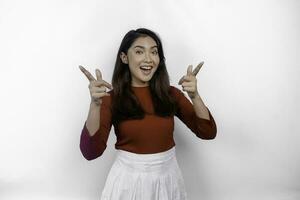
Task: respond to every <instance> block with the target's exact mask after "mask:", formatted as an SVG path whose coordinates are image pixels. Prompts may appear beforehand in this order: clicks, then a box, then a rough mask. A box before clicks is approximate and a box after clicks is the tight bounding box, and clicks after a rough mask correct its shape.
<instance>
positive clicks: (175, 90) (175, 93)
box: [170, 85, 183, 98]
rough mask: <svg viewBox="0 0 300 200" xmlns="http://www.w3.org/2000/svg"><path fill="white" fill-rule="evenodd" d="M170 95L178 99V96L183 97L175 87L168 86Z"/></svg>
mask: <svg viewBox="0 0 300 200" xmlns="http://www.w3.org/2000/svg"><path fill="white" fill-rule="evenodd" d="M170 93H171V95H172V96H174V97H175V98H178V97H179V96H180V95H183V92H181V90H180V89H178V88H177V87H175V86H173V85H170Z"/></svg>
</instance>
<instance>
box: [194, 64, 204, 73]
mask: <svg viewBox="0 0 300 200" xmlns="http://www.w3.org/2000/svg"><path fill="white" fill-rule="evenodd" d="M203 64H204V62H203V61H202V62H201V63H199V64H198V65H197V67H196V68H195V69H194V71H193V75H194V76H196V75H197V74H198V72H199V71H200V69H201V67H202V65H203Z"/></svg>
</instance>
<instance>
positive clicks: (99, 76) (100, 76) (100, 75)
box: [96, 69, 102, 80]
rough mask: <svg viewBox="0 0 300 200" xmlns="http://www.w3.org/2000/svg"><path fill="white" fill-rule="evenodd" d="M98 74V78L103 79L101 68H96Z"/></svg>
mask: <svg viewBox="0 0 300 200" xmlns="http://www.w3.org/2000/svg"><path fill="white" fill-rule="evenodd" d="M96 76H97V80H101V79H102V74H101V72H100V70H99V69H96Z"/></svg>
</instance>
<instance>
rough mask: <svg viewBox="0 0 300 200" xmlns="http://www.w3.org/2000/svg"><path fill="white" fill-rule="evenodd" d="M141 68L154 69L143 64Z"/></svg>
mask: <svg viewBox="0 0 300 200" xmlns="http://www.w3.org/2000/svg"><path fill="white" fill-rule="evenodd" d="M141 68H142V69H147V70H149V69H152V67H146V66H141Z"/></svg>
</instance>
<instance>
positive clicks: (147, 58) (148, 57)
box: [145, 53, 151, 61]
mask: <svg viewBox="0 0 300 200" xmlns="http://www.w3.org/2000/svg"><path fill="white" fill-rule="evenodd" d="M145 61H151V56H150V55H149V54H148V53H145Z"/></svg>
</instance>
